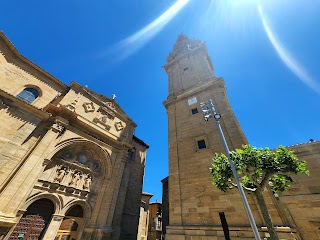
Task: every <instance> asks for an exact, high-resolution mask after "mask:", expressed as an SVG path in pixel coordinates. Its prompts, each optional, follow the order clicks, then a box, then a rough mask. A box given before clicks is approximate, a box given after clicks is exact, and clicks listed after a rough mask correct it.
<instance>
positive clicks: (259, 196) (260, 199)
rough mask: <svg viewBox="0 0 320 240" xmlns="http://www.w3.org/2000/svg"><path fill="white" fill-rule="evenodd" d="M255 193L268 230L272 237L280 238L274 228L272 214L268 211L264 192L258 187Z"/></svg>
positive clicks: (274, 239) (273, 238)
mask: <svg viewBox="0 0 320 240" xmlns="http://www.w3.org/2000/svg"><path fill="white" fill-rule="evenodd" d="M254 193H255V195H256V197H257V201H258V204H259V207H260V210H261V213H262V217H263V219H264V221H265V224H266V225H267V228H268V232H269V234H270V237H271V239H272V240H278V239H279V238H278V235H277V232H276V230H275V229H274V226H273V223H272V220H271V217H270V214H269V212H268V208H267V204H266V202H265V200H264V197H263V194H262V190H261V189H257V190H256V191H255V192H254Z"/></svg>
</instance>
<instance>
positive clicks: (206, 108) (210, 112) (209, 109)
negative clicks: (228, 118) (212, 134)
mask: <svg viewBox="0 0 320 240" xmlns="http://www.w3.org/2000/svg"><path fill="white" fill-rule="evenodd" d="M200 107H201V111H202V114H203V117H204V120H205V121H209V119H210V118H211V117H213V118H214V119H215V120H216V122H217V126H218V129H219V132H220V135H221V138H222V141H223V145H224V148H225V150H226V153H227V156H228V160H229V163H230V166H231V170H232V173H233V176H234V178H235V180H236V183H237V186H238V189H239V192H240V196H241V199H242V202H243V205H244V208H245V209H246V212H247V215H248V218H249V221H250V225H251V228H252V230H253V234H254V236H255V238H256V240H261V239H260V235H259V231H258V228H257V225H256V223H255V221H254V218H253V216H252V212H251V209H250V206H249V204H248V200H247V198H246V195H245V193H244V191H243V188H242V185H241V183H240V179H239V176H238V173H237V170H236V168H235V166H234V163H233V161H232V160H231V157H230V151H229V147H228V144H227V141H226V138H225V137H224V134H223V131H222V128H221V125H220V119H221V115H220V114H219V113H217V112H216V110H215V108H214V106H213V103H212V100H211V99H209V100H208V101H207V102H201V103H200Z"/></svg>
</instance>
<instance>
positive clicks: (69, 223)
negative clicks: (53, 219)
mask: <svg viewBox="0 0 320 240" xmlns="http://www.w3.org/2000/svg"><path fill="white" fill-rule="evenodd" d="M82 228H83V209H82V207H81V206H79V205H76V206H73V207H71V208H70V209H69V210H68V211H67V213H66V216H65V217H64V218H63V221H62V223H61V225H60V228H59V230H58V233H57V236H56V237H55V240H76V239H79V237H80V234H81V231H82Z"/></svg>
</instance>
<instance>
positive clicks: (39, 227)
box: [9, 199, 54, 240]
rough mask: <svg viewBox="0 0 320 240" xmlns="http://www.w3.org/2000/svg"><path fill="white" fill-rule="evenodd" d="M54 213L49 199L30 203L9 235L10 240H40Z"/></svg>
mask: <svg viewBox="0 0 320 240" xmlns="http://www.w3.org/2000/svg"><path fill="white" fill-rule="evenodd" d="M53 213H54V205H53V203H52V201H50V200H49V199H39V200H37V201H35V202H34V203H32V204H31V205H30V206H29V207H28V208H27V211H26V212H25V213H24V214H23V216H22V217H21V219H20V221H19V222H18V224H17V225H16V226H15V228H14V230H13V232H12V233H11V235H10V237H9V239H10V240H16V239H19V240H40V239H42V238H43V236H44V234H45V232H46V229H47V227H48V225H49V223H50V221H51V218H52V214H53Z"/></svg>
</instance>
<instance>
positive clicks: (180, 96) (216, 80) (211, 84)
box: [163, 78, 226, 108]
mask: <svg viewBox="0 0 320 240" xmlns="http://www.w3.org/2000/svg"><path fill="white" fill-rule="evenodd" d="M219 84H220V86H219ZM216 85H218V86H219V87H220V89H223V90H224V91H225V90H226V88H225V85H224V80H223V78H212V80H209V82H207V83H205V84H201V85H199V86H197V87H193V88H191V89H190V90H186V91H184V92H182V93H181V94H178V95H176V96H173V97H169V98H168V99H167V100H165V101H164V102H163V105H164V106H165V108H167V107H168V106H169V105H170V104H172V103H174V102H176V101H179V100H181V99H186V98H188V97H191V96H193V95H195V94H197V93H199V92H201V91H204V90H207V89H208V88H213V87H215V88H217V86H216Z"/></svg>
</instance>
